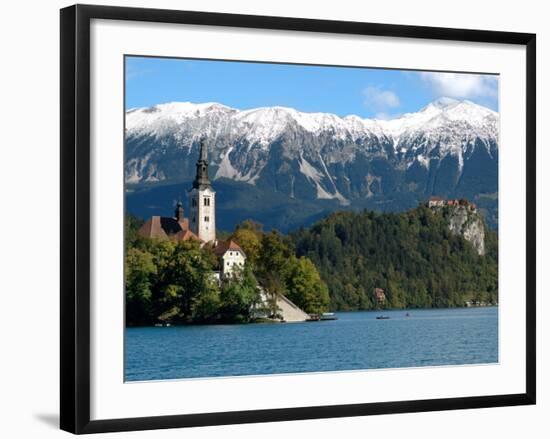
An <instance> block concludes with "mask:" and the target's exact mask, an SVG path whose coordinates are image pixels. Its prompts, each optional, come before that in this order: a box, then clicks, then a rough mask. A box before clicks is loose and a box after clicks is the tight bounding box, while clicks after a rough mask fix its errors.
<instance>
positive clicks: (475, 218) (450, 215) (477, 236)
mask: <svg viewBox="0 0 550 439" xmlns="http://www.w3.org/2000/svg"><path fill="white" fill-rule="evenodd" d="M444 209H446V211H445V212H444V214H445V216H446V218H447V220H448V222H449V230H451V232H453V233H454V234H455V235H461V236H462V237H463V238H464V239H465V240H466V241H468V242H470V243H471V244H472V245H473V246H474V248H475V249H476V251H477V253H478V255H480V256H483V255H485V226H484V224H483V219H482V218H481V217H480V216H479V214H478V213H477V210H476V209H475V207H472V206H471V205H464V206H460V205H459V206H446V207H445V208H444Z"/></svg>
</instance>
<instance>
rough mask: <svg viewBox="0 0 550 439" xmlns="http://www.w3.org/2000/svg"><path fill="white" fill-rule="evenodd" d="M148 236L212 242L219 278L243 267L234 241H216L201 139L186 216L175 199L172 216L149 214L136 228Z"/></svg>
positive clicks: (212, 194)
mask: <svg viewBox="0 0 550 439" xmlns="http://www.w3.org/2000/svg"><path fill="white" fill-rule="evenodd" d="M138 233H139V235H140V236H142V237H144V238H149V239H170V240H173V241H190V240H193V241H198V242H199V243H200V245H201V247H202V246H204V245H211V246H212V249H213V251H214V254H215V255H216V256H217V258H218V264H219V271H217V272H215V274H216V275H217V276H218V279H221V278H223V277H227V276H232V275H233V273H235V270H239V269H242V268H243V267H244V264H245V262H246V254H245V253H244V251H243V249H242V248H241V247H240V246H239V244H238V243H237V242H235V241H233V240H228V241H217V240H216V191H214V189H213V188H212V183H211V182H210V178H209V177H208V152H207V150H206V145H205V144H204V142H203V141H201V142H200V152H199V159H198V160H197V172H196V175H195V179H194V180H193V185H192V187H191V189H190V190H189V218H186V217H185V215H184V209H183V204H182V203H181V201H178V203H177V204H176V209H175V211H174V216H173V217H166V216H152V217H151V218H150V219H149V220H148V221H146V222H145V223H144V224H143V225H142V226H141V227H140V229H139V231H138Z"/></svg>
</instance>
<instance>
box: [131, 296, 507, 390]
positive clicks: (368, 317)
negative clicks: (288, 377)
mask: <svg viewBox="0 0 550 439" xmlns="http://www.w3.org/2000/svg"><path fill="white" fill-rule="evenodd" d="M407 312H408V313H409V314H410V316H409V317H406V313H407ZM381 314H383V315H386V316H389V317H390V319H387V320H377V319H376V316H378V315H381ZM336 316H337V317H338V320H334V321H324V322H305V323H284V324H273V323H266V324H263V323H256V324H248V325H206V326H183V327H168V328H127V329H126V340H125V342H126V346H125V351H126V352H125V355H126V358H125V360H126V362H125V363H126V364H125V367H126V370H125V377H126V380H127V381H136V380H139V381H143V380H160V379H174V378H195V377H217V376H237V375H259V374H274V373H296V372H319V371H341V370H357V369H375V368H395V367H417V366H436V365H437V366H439V365H453V364H454V365H457V364H479V363H496V362H498V308H497V307H490V308H460V309H437V310H399V311H383V312H381V311H367V312H341V313H336Z"/></svg>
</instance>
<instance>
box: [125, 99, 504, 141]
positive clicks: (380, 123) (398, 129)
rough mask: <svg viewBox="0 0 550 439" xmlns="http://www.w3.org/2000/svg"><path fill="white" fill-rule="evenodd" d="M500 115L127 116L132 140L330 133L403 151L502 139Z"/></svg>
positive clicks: (228, 111)
mask: <svg viewBox="0 0 550 439" xmlns="http://www.w3.org/2000/svg"><path fill="white" fill-rule="evenodd" d="M497 127H498V113H496V112H494V111H492V110H490V109H489V108H486V107H483V106H481V105H477V104H475V103H473V102H470V101H466V100H457V99H453V98H448V97H440V98H438V99H436V100H435V101H433V102H431V103H429V104H428V105H426V106H425V107H424V108H422V109H421V110H420V111H418V112H415V113H407V114H404V115H402V116H401V117H398V118H395V119H390V120H376V119H363V118H361V117H359V116H356V115H348V116H345V117H340V116H338V115H336V114H331V113H306V112H300V111H298V110H296V109H294V108H288V107H280V106H273V107H261V108H253V109H249V110H238V109H235V108H231V107H228V106H226V105H223V104H219V103H216V102H206V103H199V104H195V103H191V102H170V103H165V104H159V105H155V106H153V107H149V108H134V109H132V110H129V111H127V113H126V128H127V131H128V133H129V134H133V135H152V136H154V137H157V138H160V137H162V136H164V135H169V134H173V135H175V137H176V139H177V140H185V139H187V140H189V139H191V140H192V139H196V138H199V137H201V136H208V137H210V136H213V137H218V136H220V135H226V134H230V135H231V137H241V138H244V139H246V140H247V141H248V142H249V143H250V144H254V143H258V144H260V145H263V146H264V147H267V145H268V144H269V143H270V142H272V141H273V140H275V139H276V138H277V137H278V136H280V135H281V134H282V133H284V132H285V131H286V130H288V129H289V128H290V129H292V128H301V129H303V130H305V131H307V132H310V133H314V134H321V133H328V134H329V135H331V136H332V137H333V138H335V139H339V140H351V141H356V140H357V139H361V138H365V137H371V136H376V137H383V136H385V137H388V138H390V139H393V142H394V145H396V146H397V144H398V143H399V139H401V140H402V139H404V138H406V137H409V136H410V135H412V134H414V133H418V132H420V131H425V132H427V134H428V135H429V136H431V137H437V136H448V135H449V130H452V131H453V133H454V134H453V137H457V138H458V137H464V136H469V137H472V136H478V137H482V138H489V139H496V137H497Z"/></svg>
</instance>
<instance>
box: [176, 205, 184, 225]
mask: <svg viewBox="0 0 550 439" xmlns="http://www.w3.org/2000/svg"><path fill="white" fill-rule="evenodd" d="M174 216H175V217H176V220H177V221H183V220H184V219H185V216H184V212H183V204H182V203H181V201H178V204H177V205H176V210H175V212H174Z"/></svg>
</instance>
